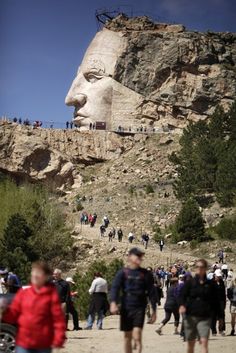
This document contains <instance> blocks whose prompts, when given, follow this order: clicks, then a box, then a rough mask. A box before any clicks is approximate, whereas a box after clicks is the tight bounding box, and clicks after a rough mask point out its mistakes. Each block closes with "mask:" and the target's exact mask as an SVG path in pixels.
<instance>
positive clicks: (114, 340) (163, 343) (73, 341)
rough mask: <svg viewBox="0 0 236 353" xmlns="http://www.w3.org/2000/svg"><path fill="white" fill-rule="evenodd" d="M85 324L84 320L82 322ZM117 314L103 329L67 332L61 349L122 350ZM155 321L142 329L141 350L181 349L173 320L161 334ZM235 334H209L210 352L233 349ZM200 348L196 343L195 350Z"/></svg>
mask: <svg viewBox="0 0 236 353" xmlns="http://www.w3.org/2000/svg"><path fill="white" fill-rule="evenodd" d="M228 312H229V310H228V308H227V334H228V333H229V331H230V324H229V321H230V320H229V314H228ZM163 315H164V310H163V309H162V308H161V309H158V322H160V321H161V320H162V318H163ZM82 325H83V327H84V325H85V324H84V323H82ZM118 325H119V319H118V317H108V318H106V319H105V323H104V330H103V331H98V330H97V329H96V328H95V329H94V330H92V331H79V332H69V333H68V342H67V344H66V348H65V349H64V350H63V352H62V353H122V352H123V340H122V338H123V336H122V333H121V332H120V331H119V330H118ZM156 327H157V324H155V325H146V326H145V329H144V344H143V346H144V349H143V353H154V352H155V353H184V352H185V351H186V345H185V343H183V342H182V340H181V339H180V337H179V336H175V335H173V321H172V320H171V323H170V324H167V325H166V327H165V329H164V331H163V335H162V336H158V335H157V334H156V333H155V329H156ZM235 344H236V337H228V336H225V337H221V336H217V337H211V340H210V353H222V352H223V353H233V352H235ZM198 352H200V347H199V345H198V344H197V349H196V353H198Z"/></svg>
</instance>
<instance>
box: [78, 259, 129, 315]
mask: <svg viewBox="0 0 236 353" xmlns="http://www.w3.org/2000/svg"><path fill="white" fill-rule="evenodd" d="M122 267H123V261H122V260H118V259H115V260H113V261H112V262H111V263H110V264H106V263H105V262H104V261H95V262H94V263H92V264H91V265H90V266H89V268H88V270H87V271H86V273H80V272H77V273H76V274H75V276H74V281H75V282H76V287H77V290H78V293H79V299H78V306H79V308H80V316H81V318H82V319H85V318H86V317H87V315H88V309H89V304H90V300H91V298H90V296H89V294H88V290H89V288H90V286H91V283H92V281H93V279H94V273H95V272H100V273H102V275H103V277H104V278H105V279H106V280H107V282H108V288H109V289H110V288H111V284H112V281H113V278H114V276H115V274H116V272H117V271H118V270H119V269H121V268H122Z"/></svg>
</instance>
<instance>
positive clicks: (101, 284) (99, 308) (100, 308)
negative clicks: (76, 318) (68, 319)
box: [86, 273, 109, 330]
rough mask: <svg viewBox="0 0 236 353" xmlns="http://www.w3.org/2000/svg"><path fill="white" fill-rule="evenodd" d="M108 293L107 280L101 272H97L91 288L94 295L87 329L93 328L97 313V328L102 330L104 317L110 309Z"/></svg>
mask: <svg viewBox="0 0 236 353" xmlns="http://www.w3.org/2000/svg"><path fill="white" fill-rule="evenodd" d="M107 293H108V285H107V281H106V280H105V279H104V278H103V277H102V274H101V273H95V274H94V280H93V282H92V285H91V287H90V289H89V294H90V295H91V296H92V299H91V303H90V308H89V316H88V320H87V327H86V330H92V328H93V324H94V321H95V317H96V314H97V316H98V319H97V328H98V329H99V330H102V328H103V319H104V317H105V315H106V312H107V311H108V309H109V304H108V300H107Z"/></svg>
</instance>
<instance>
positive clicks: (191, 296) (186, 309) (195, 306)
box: [179, 259, 219, 353]
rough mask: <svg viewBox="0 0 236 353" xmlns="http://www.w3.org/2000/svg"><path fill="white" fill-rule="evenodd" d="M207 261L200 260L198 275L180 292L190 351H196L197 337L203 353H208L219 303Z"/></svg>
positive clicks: (181, 309) (197, 266)
mask: <svg viewBox="0 0 236 353" xmlns="http://www.w3.org/2000/svg"><path fill="white" fill-rule="evenodd" d="M207 267H208V265H207V261H206V260H204V259H201V260H198V261H197V263H196V276H195V277H194V278H192V279H190V280H189V281H187V282H186V283H185V285H184V286H183V288H182V290H181V293H180V299H179V304H180V309H179V312H180V314H181V315H184V316H185V319H184V332H185V338H186V341H187V344H188V350H187V352H188V353H193V352H194V346H195V342H196V340H197V339H199V342H200V343H201V350H202V353H208V338H209V334H210V328H211V319H212V317H213V315H214V313H215V311H216V309H217V307H218V305H219V303H218V299H217V297H216V295H215V284H214V283H213V282H212V281H211V280H208V279H207V272H206V271H207Z"/></svg>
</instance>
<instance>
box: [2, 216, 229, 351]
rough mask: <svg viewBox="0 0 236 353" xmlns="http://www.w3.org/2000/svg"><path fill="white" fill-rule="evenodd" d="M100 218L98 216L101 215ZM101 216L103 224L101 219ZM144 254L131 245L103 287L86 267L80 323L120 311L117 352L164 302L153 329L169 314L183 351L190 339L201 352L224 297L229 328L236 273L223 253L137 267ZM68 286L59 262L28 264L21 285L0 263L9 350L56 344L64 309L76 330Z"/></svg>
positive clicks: (129, 347)
mask: <svg viewBox="0 0 236 353" xmlns="http://www.w3.org/2000/svg"><path fill="white" fill-rule="evenodd" d="M107 218H108V217H107V216H105V217H104V222H105V221H107ZM105 223H108V225H109V222H105ZM108 225H107V227H108ZM104 226H105V224H104ZM121 234H122V233H120V239H121V241H122V236H123V235H121ZM144 255H145V254H144V251H143V250H141V249H140V248H137V247H133V248H131V249H130V250H129V252H128V255H127V256H128V257H127V266H125V267H124V268H122V269H121V270H119V271H118V273H117V274H116V276H115V278H114V280H113V284H112V286H111V288H109V287H108V282H107V281H106V279H105V278H103V275H102V274H101V273H95V274H94V280H93V281H92V283H91V287H90V288H89V294H90V296H91V301H90V306H89V310H88V318H87V322H86V327H85V329H86V330H92V328H93V325H94V323H95V320H96V325H97V328H98V329H99V330H102V329H103V320H104V318H105V316H106V314H107V313H108V312H110V313H111V314H120V329H121V331H123V332H124V340H125V353H131V352H132V351H133V349H134V347H135V349H136V350H137V351H138V353H141V351H142V330H143V327H144V323H145V318H146V317H147V322H148V324H153V323H154V322H155V321H156V319H157V316H156V312H157V308H158V307H159V306H160V305H161V301H164V312H165V317H164V319H163V320H162V321H161V322H160V323H159V324H158V327H157V329H156V333H157V334H158V335H162V334H163V332H164V327H165V325H166V324H167V323H168V322H169V321H170V319H171V316H172V315H173V317H174V331H173V333H174V334H175V335H179V336H180V337H182V338H183V339H184V341H186V342H187V346H188V350H187V352H188V353H193V352H194V347H195V343H196V341H199V342H200V344H201V349H202V353H207V352H208V339H209V336H210V332H211V333H212V335H213V336H215V335H217V334H219V335H221V336H224V335H225V334H226V322H225V310H226V302H227V299H228V301H229V303H230V313H231V331H230V335H231V336H234V335H235V324H236V278H235V277H234V273H233V270H232V269H228V267H227V264H226V263H225V260H224V261H223V264H222V262H221V263H220V262H218V261H217V262H215V263H214V264H213V265H212V266H209V265H208V263H207V261H206V260H204V259H200V260H197V261H196V262H195V268H194V270H193V271H189V269H188V268H187V265H186V263H182V262H178V263H176V264H173V265H171V266H169V267H168V268H166V269H165V267H164V266H158V267H156V268H155V269H152V268H151V267H149V268H147V269H145V268H143V267H142V262H143V258H144ZM75 288H76V286H75V282H74V281H73V278H72V277H68V278H66V280H64V279H63V278H62V271H61V270H60V269H55V270H54V271H53V272H52V271H51V269H50V268H49V266H48V265H47V264H46V263H45V262H36V263H34V264H33V265H32V270H31V283H30V285H28V286H25V287H23V288H22V286H21V282H20V279H19V278H18V276H17V275H16V274H15V273H12V272H10V271H8V270H7V269H1V270H0V291H1V293H11V294H14V299H13V301H12V303H11V304H10V305H9V306H6V303H5V304H4V301H3V299H2V297H1V299H0V309H1V312H3V317H2V319H3V321H4V322H6V323H9V324H13V325H16V326H17V327H18V330H17V337H16V345H17V349H16V352H17V353H31V352H32V350H33V351H34V353H50V352H51V350H52V348H61V347H62V346H63V344H64V342H65V337H66V336H65V332H66V330H67V329H68V319H69V315H71V316H72V320H73V330H75V331H78V330H81V329H82V328H81V327H80V325H79V315H78V311H77V309H76V305H75V299H76V298H79V297H78V292H77V291H76V289H75ZM78 302H79V300H78ZM217 325H218V327H217ZM42 332H43V334H42ZM39 333H40V334H39ZM133 342H134V345H133Z"/></svg>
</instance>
